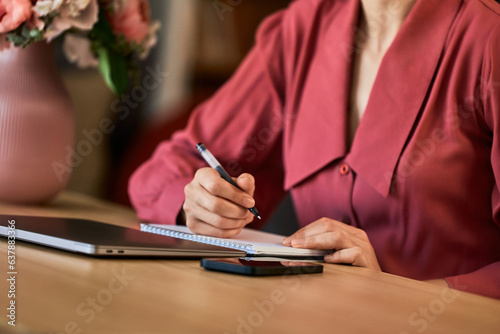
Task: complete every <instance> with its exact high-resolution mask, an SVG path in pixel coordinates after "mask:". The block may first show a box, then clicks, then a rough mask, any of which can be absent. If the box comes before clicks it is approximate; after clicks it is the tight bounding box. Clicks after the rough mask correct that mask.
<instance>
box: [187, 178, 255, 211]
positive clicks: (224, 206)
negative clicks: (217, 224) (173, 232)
mask: <svg viewBox="0 0 500 334" xmlns="http://www.w3.org/2000/svg"><path fill="white" fill-rule="evenodd" d="M184 194H185V202H184V207H187V209H191V210H193V211H196V210H198V209H199V208H200V207H201V208H203V209H205V210H207V211H210V212H213V213H215V214H217V215H220V216H224V217H226V218H232V219H244V218H246V217H248V213H249V212H248V210H247V209H246V208H244V207H242V206H240V205H237V204H235V203H233V202H231V201H229V200H227V199H224V198H221V197H217V196H215V195H213V194H211V193H210V192H209V191H208V190H206V189H205V188H203V187H202V186H201V185H199V184H198V183H196V182H191V183H190V184H188V185H187V186H186V187H185V188H184Z"/></svg>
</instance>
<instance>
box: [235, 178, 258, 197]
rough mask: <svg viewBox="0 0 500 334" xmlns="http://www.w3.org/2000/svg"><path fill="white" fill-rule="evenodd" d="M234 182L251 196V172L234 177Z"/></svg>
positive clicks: (252, 185) (252, 179) (252, 190)
mask: <svg viewBox="0 0 500 334" xmlns="http://www.w3.org/2000/svg"><path fill="white" fill-rule="evenodd" d="M236 184H238V186H239V187H240V188H241V189H242V190H243V191H244V192H246V193H247V194H249V195H250V196H252V197H253V194H254V192H255V178H254V177H253V176H252V175H251V174H247V173H244V174H241V175H240V176H238V178H237V179H236Z"/></svg>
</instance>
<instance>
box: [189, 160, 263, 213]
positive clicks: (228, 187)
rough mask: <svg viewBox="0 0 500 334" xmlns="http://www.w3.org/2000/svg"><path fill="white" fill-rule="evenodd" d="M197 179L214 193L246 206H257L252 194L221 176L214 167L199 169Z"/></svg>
mask: <svg viewBox="0 0 500 334" xmlns="http://www.w3.org/2000/svg"><path fill="white" fill-rule="evenodd" d="M195 179H196V180H197V181H198V182H199V184H200V185H201V186H202V187H203V188H205V189H206V190H207V191H208V192H209V193H211V194H212V195H215V196H217V197H221V198H224V199H226V200H229V201H231V202H233V203H235V204H238V205H240V206H242V207H245V208H252V207H254V206H255V201H254V199H253V197H252V196H250V195H249V194H247V193H245V191H243V190H241V189H238V188H237V187H235V186H233V185H232V184H231V183H229V182H227V181H226V180H224V179H223V178H221V177H220V175H219V173H218V172H217V171H216V170H214V169H213V168H201V169H199V170H198V171H197V172H196V175H195Z"/></svg>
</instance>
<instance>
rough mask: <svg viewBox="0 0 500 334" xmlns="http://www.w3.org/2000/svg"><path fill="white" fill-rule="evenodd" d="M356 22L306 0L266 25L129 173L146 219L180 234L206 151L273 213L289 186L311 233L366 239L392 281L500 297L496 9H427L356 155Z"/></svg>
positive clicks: (392, 61) (405, 33) (380, 85)
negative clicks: (233, 66) (326, 226)
mask: <svg viewBox="0 0 500 334" xmlns="http://www.w3.org/2000/svg"><path fill="white" fill-rule="evenodd" d="M359 13H360V3H359V1H353V0H298V1H295V2H294V3H293V4H292V5H291V6H290V8H288V9H287V10H284V11H281V12H279V13H276V14H274V15H272V16H271V17H269V18H268V19H267V20H266V21H265V22H264V23H263V24H262V25H261V27H260V29H259V32H258V34H257V40H256V46H255V47H254V48H253V50H252V51H251V52H250V54H249V55H248V56H247V58H246V60H245V61H244V62H243V63H242V64H241V66H240V68H239V69H238V71H237V72H236V73H235V74H234V76H233V77H232V78H231V80H230V81H229V82H228V83H227V84H226V85H225V86H223V87H222V88H221V89H220V90H219V92H218V93H216V94H215V95H214V96H213V98H211V99H210V100H209V101H207V102H206V103H204V104H202V105H201V106H199V108H197V110H196V111H195V112H194V113H193V115H192V117H191V119H190V122H189V125H188V127H187V128H186V129H185V130H183V131H180V132H177V133H176V134H175V135H174V136H173V137H172V139H171V140H170V141H167V142H164V143H162V144H160V145H159V147H158V148H157V150H156V152H155V153H154V155H153V157H152V158H151V159H150V160H149V161H147V162H146V163H144V164H143V165H142V166H141V167H140V168H139V169H138V170H137V171H136V173H135V174H134V175H133V177H132V179H131V181H130V185H129V192H130V196H131V200H132V202H133V204H134V206H135V208H136V209H137V212H138V215H139V217H140V218H142V219H144V220H148V221H152V222H155V223H165V224H175V219H176V216H177V214H178V212H179V210H180V209H181V206H182V203H183V200H184V192H183V188H184V186H185V185H186V184H187V183H188V182H190V181H191V180H192V178H193V175H194V173H195V171H196V170H197V169H198V168H200V167H204V166H206V164H205V163H204V161H203V160H202V159H201V158H200V156H199V155H198V153H197V152H196V149H195V145H196V143H197V142H203V143H205V144H206V146H207V147H208V148H209V149H210V150H211V151H212V153H214V155H215V156H216V157H217V158H218V159H219V161H221V163H222V164H223V166H224V167H225V168H226V169H227V170H228V171H229V173H230V174H233V176H236V175H238V174H240V173H242V172H248V173H251V174H253V175H254V176H255V177H256V185H257V191H256V195H255V198H256V203H257V207H258V208H259V210H260V212H261V214H262V215H263V217H269V215H270V214H271V212H272V210H273V208H274V207H275V205H276V204H277V203H278V202H279V200H280V199H281V198H282V196H283V194H284V192H285V191H289V192H291V195H292V198H293V200H294V204H295V209H296V213H297V217H298V219H299V222H300V224H301V225H302V226H304V225H307V224H308V223H311V222H313V221H315V220H317V219H319V218H321V217H329V218H332V219H336V220H339V221H342V222H345V223H346V224H351V225H353V226H355V227H358V228H361V229H363V230H365V231H366V232H367V234H368V236H369V238H370V241H371V243H372V245H373V247H374V249H375V252H376V254H377V258H378V260H379V263H380V266H381V268H382V270H384V271H385V272H389V273H393V274H396V275H401V276H405V277H410V278H414V279H419V280H424V279H433V278H446V279H447V281H448V283H449V284H450V285H451V286H452V287H454V288H457V289H461V290H464V291H470V292H473V293H478V294H483V295H487V296H491V297H495V298H500V191H499V184H500V6H499V5H498V4H497V3H495V2H494V0H468V1H462V0H446V1H442V0H435V1H431V0H426V1H417V3H416V5H415V6H414V8H413V9H412V11H411V12H410V14H409V16H408V17H407V18H406V20H405V22H404V24H403V26H402V27H401V29H400V31H399V33H398V35H397V36H396V39H395V40H394V42H393V44H392V45H391V47H390V48H389V50H388V51H387V53H386V55H385V57H384V59H383V61H382V63H381V65H380V69H379V72H378V75H377V78H376V80H375V83H374V86H373V88H372V92H371V95H370V99H369V102H368V106H367V108H366V111H365V113H364V116H363V118H362V119H361V123H360V125H359V127H358V129H357V131H356V133H355V137H354V142H353V144H352V146H351V147H348V137H349V133H348V129H349V124H348V122H349V114H348V112H349V96H350V87H351V72H352V56H353V54H354V53H355V52H357V49H356V46H357V41H356V40H355V36H356V30H357V22H358V17H359ZM259 223H260V222H257V221H256V222H253V223H252V224H251V225H250V226H253V227H256V228H258V227H260V226H259ZM283 223H286V222H283Z"/></svg>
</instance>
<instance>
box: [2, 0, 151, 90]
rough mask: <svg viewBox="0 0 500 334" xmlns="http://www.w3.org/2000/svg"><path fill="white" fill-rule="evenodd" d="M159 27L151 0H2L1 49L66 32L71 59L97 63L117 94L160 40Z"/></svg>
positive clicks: (65, 43) (65, 42)
mask: <svg viewBox="0 0 500 334" xmlns="http://www.w3.org/2000/svg"><path fill="white" fill-rule="evenodd" d="M158 28H159V23H158V22H151V18H150V8H149V3H148V1H147V0H0V51H2V50H4V49H7V48H10V47H23V48H24V47H26V46H28V45H30V44H31V43H33V42H38V41H47V42H51V41H53V40H54V39H55V38H57V37H59V36H62V37H63V38H64V40H63V51H64V53H65V55H66V57H67V58H68V60H69V61H70V62H73V63H76V64H77V65H78V66H79V67H81V68H86V67H98V68H99V70H100V72H101V74H102V76H103V78H104V80H105V81H106V83H107V85H108V86H109V87H110V88H111V89H112V90H113V91H114V92H115V93H116V94H118V95H121V94H122V93H123V92H124V91H125V90H126V89H127V86H128V83H129V81H130V80H131V79H132V78H133V77H134V76H135V75H136V73H137V71H136V70H137V62H138V60H139V59H144V58H145V57H146V56H147V54H148V52H149V50H150V49H151V47H152V46H153V45H154V44H155V43H156V37H155V35H156V30H157V29H158Z"/></svg>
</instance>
